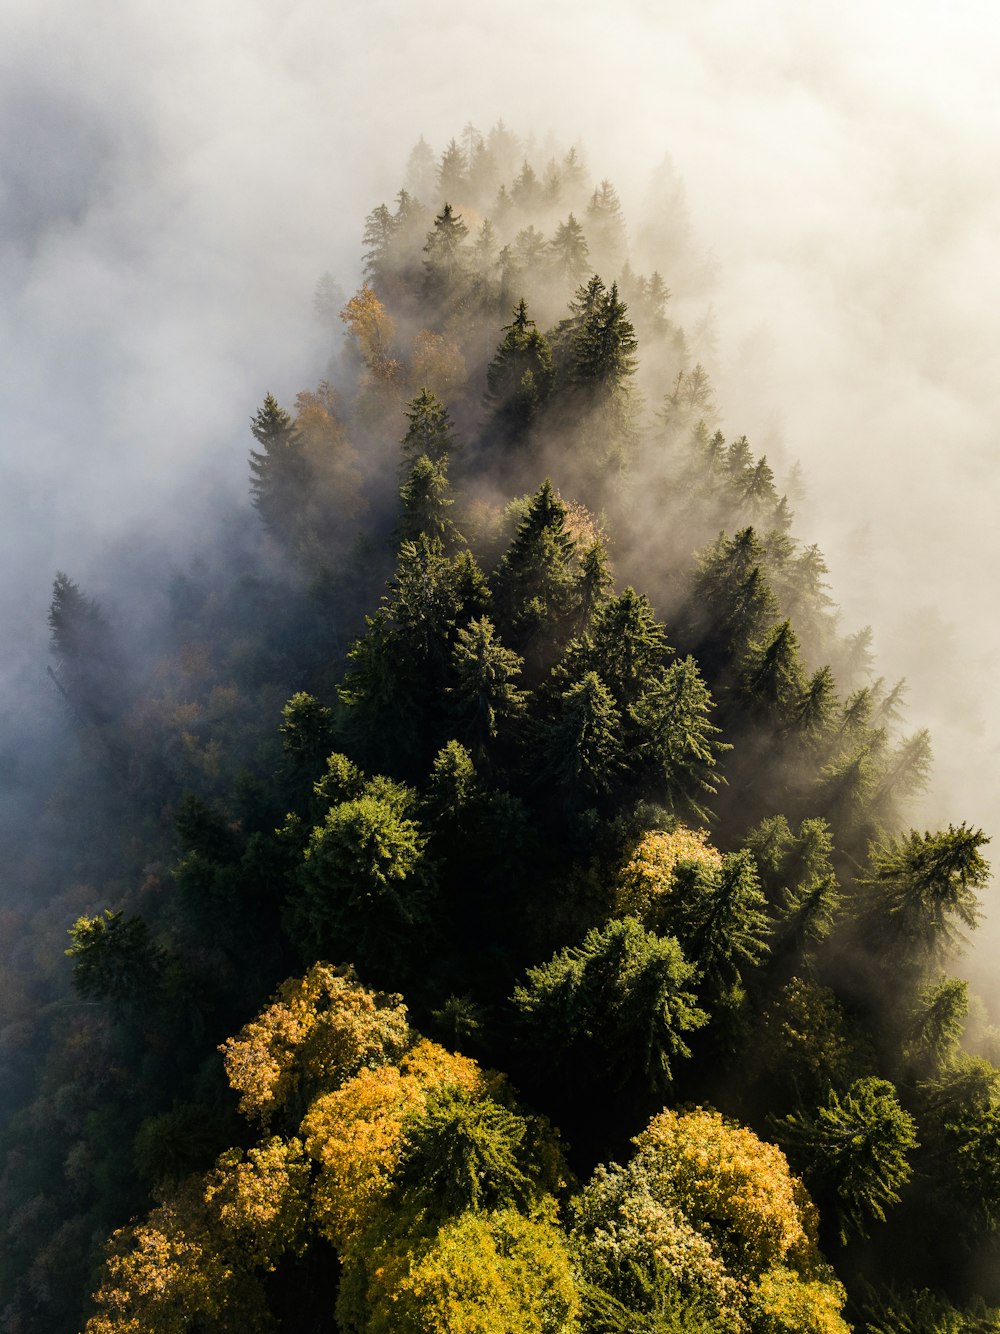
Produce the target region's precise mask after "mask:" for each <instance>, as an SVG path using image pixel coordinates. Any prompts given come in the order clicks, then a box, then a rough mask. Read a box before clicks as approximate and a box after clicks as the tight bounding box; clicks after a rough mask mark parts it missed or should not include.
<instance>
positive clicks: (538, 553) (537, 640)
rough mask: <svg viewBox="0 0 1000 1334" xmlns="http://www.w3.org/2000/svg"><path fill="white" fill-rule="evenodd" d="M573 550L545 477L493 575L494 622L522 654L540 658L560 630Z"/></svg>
mask: <svg viewBox="0 0 1000 1334" xmlns="http://www.w3.org/2000/svg"><path fill="white" fill-rule="evenodd" d="M574 556H575V543H574V541H573V538H572V537H571V536H570V534H569V532H568V531H567V527H566V507H565V505H563V503H562V501H561V500H560V499H559V497H558V495H557V494H556V492H555V488H554V487H553V485H552V483H551V481H550V480H549V479H548V478H546V479H545V481H544V482H543V483H542V485H541V487H540V488H539V490H538V491H537V493H536V494H535V495H534V496H533V497H532V499H531V503H530V505H529V506H528V511H527V513H526V514H525V516H524V518H523V519H522V521H521V522H520V524H519V525H518V528H517V532H516V533H515V534H514V540H513V541H512V542H511V544H510V547H509V548H508V549H507V551H506V552H505V553H504V556H503V559H502V560H501V561H500V564H499V566H498V567H497V572H496V575H495V576H494V579H493V585H494V596H495V604H496V611H497V622H498V624H499V625H500V627H501V630H503V631H505V632H506V633H507V635H509V637H510V639H511V642H512V643H513V644H514V647H515V648H517V649H518V650H520V651H522V652H525V654H526V656H527V653H528V652H530V653H531V655H532V657H533V658H535V659H539V658H541V659H542V660H544V659H545V657H547V656H548V654H549V652H550V651H551V649H550V646H551V645H552V642H553V640H554V639H556V638H558V637H559V636H560V635H561V634H562V633H563V631H564V627H565V625H566V624H567V619H568V617H569V614H570V612H571V611H572V610H573V602H574V595H575V578H574V575H575V571H574Z"/></svg>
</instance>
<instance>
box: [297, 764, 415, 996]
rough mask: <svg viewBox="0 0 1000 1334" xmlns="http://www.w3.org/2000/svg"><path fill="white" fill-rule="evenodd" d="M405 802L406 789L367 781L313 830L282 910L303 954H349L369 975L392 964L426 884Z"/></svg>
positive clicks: (397, 962)
mask: <svg viewBox="0 0 1000 1334" xmlns="http://www.w3.org/2000/svg"><path fill="white" fill-rule="evenodd" d="M411 800H412V799H411V797H410V794H409V793H408V792H407V791H406V789H404V788H401V787H399V786H397V785H395V784H391V783H389V782H387V781H385V780H382V781H381V782H379V781H378V780H375V782H373V783H370V784H369V785H368V787H367V788H366V790H365V792H364V793H363V794H362V795H361V796H360V797H357V798H354V799H353V800H349V801H343V802H341V803H340V804H339V805H337V806H333V807H331V808H330V810H329V811H328V813H327V815H326V817H325V818H324V820H323V821H322V823H321V824H319V825H317V826H316V828H314V829H313V831H312V833H311V835H310V837H309V843H308V846H307V847H306V851H305V860H304V862H303V865H302V868H301V871H300V873H299V883H300V889H299V890H298V892H297V894H296V895H295V896H294V897H293V898H292V899H291V900H290V902H289V905H288V913H287V921H288V929H289V931H290V932H291V934H292V936H293V938H294V939H295V941H296V942H297V943H298V944H299V946H300V948H301V949H302V951H303V953H304V954H305V956H306V957H307V958H308V959H310V960H312V959H317V958H324V957H331V956H332V957H334V958H337V959H343V958H348V959H352V960H356V961H357V963H358V964H359V966H360V967H362V968H365V969H367V970H369V975H375V976H380V975H381V974H382V973H384V971H385V970H386V968H387V967H389V968H391V967H399V966H400V964H401V962H402V958H401V951H402V950H403V948H404V946H405V943H406V941H407V940H408V939H410V938H411V937H412V934H413V930H414V928H415V927H416V926H417V925H418V924H419V923H420V922H421V921H422V920H423V918H424V916H425V913H426V910H427V901H428V894H429V891H430V888H431V878H430V875H429V868H428V867H427V864H426V860H425V857H424V843H425V838H424V835H423V834H422V832H421V829H420V826H419V825H418V824H417V822H416V821H415V820H413V819H412V818H410V816H409V815H408V814H407V811H408V810H409V808H410V805H411Z"/></svg>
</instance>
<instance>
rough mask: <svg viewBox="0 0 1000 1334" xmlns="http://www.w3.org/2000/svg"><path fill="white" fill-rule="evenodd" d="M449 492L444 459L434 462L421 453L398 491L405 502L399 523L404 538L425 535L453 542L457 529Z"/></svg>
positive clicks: (406, 540) (456, 535)
mask: <svg viewBox="0 0 1000 1334" xmlns="http://www.w3.org/2000/svg"><path fill="white" fill-rule="evenodd" d="M450 493H451V486H450V483H449V481H448V470H447V463H446V462H445V460H444V459H442V460H441V461H440V462H439V463H433V462H432V461H431V460H430V459H429V458H428V457H427V455H426V454H421V455H420V457H419V458H418V459H417V460H416V462H415V463H414V465H413V467H412V468H411V469H410V473H409V476H408V477H407V479H406V481H405V482H404V483H403V485H402V486H401V487H400V491H399V498H400V500H401V502H402V505H403V516H402V518H401V520H400V523H399V535H400V537H401V539H402V540H403V541H404V542H408V541H416V540H417V538H419V537H420V536H421V535H423V536H426V537H428V538H430V539H431V540H432V541H437V542H440V543H441V544H442V545H443V546H446V545H448V544H449V543H451V542H453V541H454V540H455V539H456V538H457V537H458V529H457V528H456V527H455V525H454V523H453V522H452V521H451V519H450V517H449V515H448V511H449V510H450V509H451V508H452V506H453V505H454V503H455V502H454V500H453V499H452V498H451V494H450Z"/></svg>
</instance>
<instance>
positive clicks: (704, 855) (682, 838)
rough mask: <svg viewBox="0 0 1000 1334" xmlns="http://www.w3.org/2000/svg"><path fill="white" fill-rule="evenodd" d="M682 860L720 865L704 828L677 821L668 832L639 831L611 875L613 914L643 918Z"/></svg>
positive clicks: (666, 888)
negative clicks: (629, 851) (629, 852)
mask: <svg viewBox="0 0 1000 1334" xmlns="http://www.w3.org/2000/svg"><path fill="white" fill-rule="evenodd" d="M684 862H694V863H696V864H697V865H699V866H701V867H703V868H705V869H706V870H709V869H710V870H716V869H718V867H720V866H721V865H722V854H721V853H720V852H718V851H717V850H716V849H715V848H713V847H712V846H711V844H710V843H709V842H708V831H707V830H705V829H688V828H686V827H685V826H684V825H678V826H677V828H676V829H674V830H673V832H671V833H669V834H668V833H665V832H664V831H663V830H659V829H652V830H649V831H648V832H647V833H645V834H643V836H642V838H641V839H640V840H639V842H638V843H637V844H636V847H635V849H634V850H633V852H632V855H631V857H630V858H629V860H628V861H627V862H626V863H625V865H624V866H622V867H621V869H620V870H619V872H618V874H617V875H616V876H615V878H614V883H613V886H612V892H613V903H614V912H615V914H616V915H618V916H623V917H624V916H629V917H638V918H639V920H640V921H642V922H646V919H647V918H648V917H649V916H650V915H651V909H652V907H653V905H654V903H655V901H656V899H657V898H658V897H659V896H661V895H663V894H668V893H669V892H670V887H671V883H672V880H673V875H674V871H675V870H676V868H677V867H678V866H679V865H681V864H682V863H684Z"/></svg>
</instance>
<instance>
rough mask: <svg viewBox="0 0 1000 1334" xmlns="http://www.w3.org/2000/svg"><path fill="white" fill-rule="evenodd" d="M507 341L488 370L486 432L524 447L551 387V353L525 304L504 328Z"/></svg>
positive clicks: (504, 441)
mask: <svg viewBox="0 0 1000 1334" xmlns="http://www.w3.org/2000/svg"><path fill="white" fill-rule="evenodd" d="M503 332H504V338H503V341H502V342H501V343H500V346H499V347H498V348H497V350H496V353H495V355H494V357H493V360H492V361H491V362H490V364H489V366H488V368H487V371H486V400H485V401H486V407H487V409H488V411H489V413H490V419H489V422H488V424H487V433H488V435H490V436H491V437H492V438H495V439H497V440H498V441H500V442H501V443H502V444H504V445H508V446H516V445H519V444H521V443H522V442H523V441H524V440H525V438H526V436H527V434H528V432H529V430H530V429H531V426H532V425H533V423H534V421H535V418H536V417H537V415H538V410H539V408H540V407H541V405H542V404H543V403H544V402H545V400H546V398H547V397H548V394H549V391H550V389H551V387H552V377H553V369H552V352H551V350H550V348H549V345H548V342H547V341H546V339H545V336H544V335H543V334H541V333H539V331H538V329H537V328H536V327H535V321H534V320H532V319H529V318H528V307H527V304H526V303H525V301H524V300H523V298H522V300H521V301H519V302H518V304H517V306H516V307H515V309H514V319H513V322H512V323H510V324H505V325H504V327H503Z"/></svg>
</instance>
